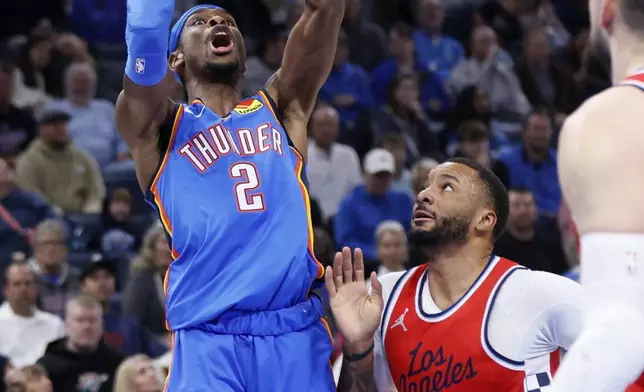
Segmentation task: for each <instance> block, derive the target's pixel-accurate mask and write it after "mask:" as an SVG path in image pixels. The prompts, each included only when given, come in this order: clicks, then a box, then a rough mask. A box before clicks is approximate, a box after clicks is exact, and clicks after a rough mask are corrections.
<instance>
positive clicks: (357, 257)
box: [353, 248, 364, 282]
mask: <svg viewBox="0 0 644 392" xmlns="http://www.w3.org/2000/svg"><path fill="white" fill-rule="evenodd" d="M353 271H354V274H355V279H356V282H364V258H363V255H362V249H360V248H356V249H355V250H354V251H353Z"/></svg>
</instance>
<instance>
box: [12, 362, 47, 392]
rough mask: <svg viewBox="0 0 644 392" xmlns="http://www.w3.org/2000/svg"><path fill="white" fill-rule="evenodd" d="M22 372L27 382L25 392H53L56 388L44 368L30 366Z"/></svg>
mask: <svg viewBox="0 0 644 392" xmlns="http://www.w3.org/2000/svg"><path fill="white" fill-rule="evenodd" d="M20 371H21V372H22V375H23V377H24V382H25V384H24V392H53V390H54V386H53V384H52V382H51V380H50V379H49V375H48V374H47V370H46V369H45V368H44V367H43V366H41V365H37V364H36V365H29V366H26V367H24V368H22V369H21V370H20Z"/></svg>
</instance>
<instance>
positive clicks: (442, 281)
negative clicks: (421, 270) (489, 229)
mask: <svg viewBox="0 0 644 392" xmlns="http://www.w3.org/2000/svg"><path fill="white" fill-rule="evenodd" d="M491 251H492V250H491V249H485V250H483V249H481V244H478V243H476V241H469V243H468V244H466V245H464V246H462V247H459V248H458V249H453V250H451V251H447V252H441V254H440V255H438V256H436V257H435V258H433V259H432V260H431V261H429V269H428V271H429V272H428V277H427V282H428V286H429V294H430V295H431V296H432V299H433V300H434V303H435V304H436V306H438V307H439V308H440V309H441V310H444V309H447V308H449V307H450V306H452V305H453V304H455V303H456V302H457V301H458V300H459V299H461V297H462V296H463V295H464V294H465V293H466V292H467V290H469V288H470V287H472V285H473V284H474V282H475V281H476V278H478V276H479V275H480V274H481V271H483V268H485V265H486V264H487V263H488V261H489V259H490V255H491Z"/></svg>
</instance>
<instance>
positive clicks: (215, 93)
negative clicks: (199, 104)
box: [188, 83, 241, 117]
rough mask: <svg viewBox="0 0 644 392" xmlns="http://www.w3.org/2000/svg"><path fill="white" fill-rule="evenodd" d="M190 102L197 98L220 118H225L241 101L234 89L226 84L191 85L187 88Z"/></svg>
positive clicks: (239, 94)
mask: <svg viewBox="0 0 644 392" xmlns="http://www.w3.org/2000/svg"><path fill="white" fill-rule="evenodd" d="M188 96H189V98H190V102H192V100H194V99H195V98H199V99H200V100H201V101H203V103H204V104H205V105H206V106H207V107H208V108H209V109H210V110H212V111H213V112H215V113H216V114H218V115H219V116H220V117H224V116H227V115H228V114H229V113H230V112H232V110H233V109H234V108H235V106H237V104H239V102H240V101H241V93H240V92H239V91H238V90H237V88H236V87H234V86H230V85H226V84H206V83H199V84H193V85H192V86H189V87H188Z"/></svg>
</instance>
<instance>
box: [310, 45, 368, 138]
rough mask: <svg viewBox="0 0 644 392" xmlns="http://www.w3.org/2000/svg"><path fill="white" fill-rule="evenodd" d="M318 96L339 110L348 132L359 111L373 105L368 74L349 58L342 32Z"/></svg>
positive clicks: (343, 124)
mask: <svg viewBox="0 0 644 392" xmlns="http://www.w3.org/2000/svg"><path fill="white" fill-rule="evenodd" d="M318 98H319V100H320V101H322V102H324V103H327V104H329V105H331V106H333V107H334V108H336V109H337V110H338V112H339V113H340V122H341V124H342V127H343V131H344V132H347V133H350V132H351V131H352V130H354V129H355V128H356V123H357V122H358V121H359V119H360V116H361V115H365V113H366V112H367V111H368V110H370V109H372V108H373V104H374V101H373V96H372V94H371V89H370V87H369V75H368V74H367V73H366V72H365V70H364V69H363V68H362V67H361V66H359V65H357V64H354V63H352V62H350V61H349V48H348V46H347V36H346V34H345V33H344V32H340V36H339V38H338V47H337V49H336V52H335V58H334V60H333V68H332V69H331V73H330V74H329V77H328V78H327V80H326V82H324V85H323V86H322V88H321V89H320V93H319V95H318ZM341 136H342V137H341V139H345V138H346V136H345V135H341ZM347 144H350V145H353V143H347Z"/></svg>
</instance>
